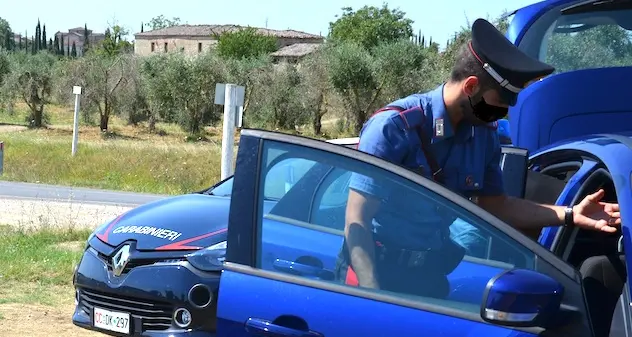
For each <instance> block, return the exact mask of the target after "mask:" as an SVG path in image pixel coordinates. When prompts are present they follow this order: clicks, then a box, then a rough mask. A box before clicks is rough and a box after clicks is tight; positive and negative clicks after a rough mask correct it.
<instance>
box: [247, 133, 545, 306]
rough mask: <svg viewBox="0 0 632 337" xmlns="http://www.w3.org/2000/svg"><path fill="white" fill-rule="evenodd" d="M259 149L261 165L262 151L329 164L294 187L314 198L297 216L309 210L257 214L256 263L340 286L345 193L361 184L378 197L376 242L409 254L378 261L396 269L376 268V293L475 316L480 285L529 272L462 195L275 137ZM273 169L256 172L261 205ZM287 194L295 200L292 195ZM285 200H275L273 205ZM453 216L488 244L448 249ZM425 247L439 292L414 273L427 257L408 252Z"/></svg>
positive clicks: (518, 250) (521, 253) (519, 254)
mask: <svg viewBox="0 0 632 337" xmlns="http://www.w3.org/2000/svg"><path fill="white" fill-rule="evenodd" d="M263 147H264V148H263V153H262V155H263V158H262V159H263V160H262V161H263V162H264V163H270V162H271V161H270V160H269V159H268V156H279V155H283V156H284V157H287V158H288V159H292V158H293V159H296V160H304V161H306V162H311V163H318V164H319V165H320V166H323V167H326V168H327V172H328V174H327V175H326V176H325V177H324V178H323V179H321V180H320V181H318V182H316V183H310V184H309V185H310V186H300V188H301V189H302V194H301V195H304V196H311V197H312V198H313V199H312V200H311V201H310V202H311V208H307V209H305V211H304V212H301V213H312V214H311V215H310V214H295V215H290V213H287V214H284V215H283V216H279V215H274V216H272V215H270V214H267V213H265V212H263V213H260V215H259V217H258V218H259V219H258V225H257V226H258V230H257V232H258V233H259V240H260V241H259V244H258V249H257V259H256V260H257V262H256V267H257V268H260V269H264V270H269V271H273V272H279V273H290V274H294V275H300V276H303V277H306V278H310V279H318V280H322V281H323V282H334V283H343V280H342V275H343V274H344V270H342V269H341V268H340V264H339V262H340V261H339V259H338V257H339V255H340V254H341V248H342V246H343V240H344V238H343V231H342V230H343V229H344V228H345V212H346V211H347V200H348V195H349V190H350V189H351V188H353V189H361V188H364V189H366V191H365V192H367V191H368V192H369V193H374V195H375V196H377V198H379V199H380V201H379V203H378V204H379V206H378V208H379V209H378V212H377V214H376V216H375V217H374V219H373V221H372V227H373V236H374V239H376V240H379V241H380V245H382V247H384V248H385V250H386V251H402V252H407V253H406V254H405V256H406V257H405V258H404V255H402V259H400V260H398V259H393V258H392V257H393V256H394V255H389V256H388V257H387V258H384V261H386V260H388V261H389V262H388V263H382V262H380V263H382V264H381V265H383V266H384V267H383V268H382V267H380V269H381V270H395V271H396V272H397V273H399V274H397V275H396V273H395V272H393V274H392V275H389V273H385V272H381V274H380V277H381V278H384V280H386V279H387V278H390V280H389V286H388V289H382V290H375V291H378V292H387V293H389V294H394V295H396V296H401V297H404V298H407V299H413V300H416V301H422V302H433V303H435V302H437V301H439V302H440V303H441V305H444V306H446V307H450V308H453V309H457V310H465V311H468V312H472V313H477V314H478V312H479V310H480V307H479V305H480V301H481V299H482V297H483V292H484V289H485V285H486V284H487V282H488V281H489V280H490V279H492V278H493V277H494V276H496V275H497V274H498V273H500V272H502V271H505V270H509V269H512V268H525V269H534V261H535V254H534V253H533V252H532V251H531V250H530V249H528V248H526V247H524V246H523V245H522V244H520V243H519V242H517V241H516V240H514V239H512V238H511V237H510V236H509V235H507V234H506V233H503V232H502V231H500V230H499V229H497V228H495V227H494V226H492V225H490V224H489V223H487V222H486V221H484V220H483V219H481V218H479V217H477V216H476V215H474V214H473V213H471V212H470V211H468V210H466V209H465V208H464V207H463V206H461V203H470V201H468V200H466V199H464V198H460V197H457V196H455V199H454V200H452V199H447V198H445V197H443V196H441V195H439V194H438V193H436V192H434V191H433V190H431V189H429V188H427V187H424V186H421V185H418V184H416V183H413V182H412V181H410V180H407V179H404V178H402V177H400V176H398V175H396V174H393V173H391V172H389V171H385V170H383V169H381V168H378V167H376V166H372V165H370V164H368V163H364V162H361V161H358V160H354V159H351V158H346V157H341V156H336V155H335V154H331V153H328V152H324V151H320V150H317V149H311V148H305V147H301V146H297V145H292V144H287V143H280V142H274V141H268V142H266V143H265V144H264V145H263ZM278 172H279V171H277V170H276V169H275V166H272V167H270V166H265V167H263V168H262V169H261V170H260V172H259V178H258V181H262V182H263V183H262V184H263V186H261V187H260V189H259V190H260V191H263V192H260V193H259V197H258V198H259V200H258V202H259V204H260V206H259V207H262V205H263V202H264V199H265V198H266V195H265V193H266V192H265V191H268V186H267V185H268V184H274V183H276V180H277V179H278V177H276V178H275V176H276V175H277V174H279V173H278ZM297 187H298V185H297ZM286 196H287V197H288V198H289V197H293V196H291V195H290V193H288V194H286ZM284 198H286V197H281V201H280V202H279V203H281V202H283V201H284ZM293 200H294V199H293ZM457 220H458V221H460V222H461V224H462V225H463V224H466V225H467V226H465V227H469V228H467V230H469V231H470V234H472V235H477V236H479V237H480V238H481V239H482V240H483V241H484V242H485V243H486V246H485V249H484V251H483V252H481V253H480V254H478V256H466V257H464V258H459V256H458V254H457V253H455V251H458V247H456V248H457V249H456V250H454V249H452V250H449V249H448V248H447V247H448V246H450V247H453V246H452V245H451V241H449V240H450V239H449V237H450V236H452V237H454V235H451V233H450V225H451V224H453V222H455V221H457ZM462 227H463V226H462ZM429 251H431V252H433V253H432V254H433V255H432V256H434V260H433V261H434V262H433V263H435V264H439V265H445V266H444V267H445V268H447V269H446V270H444V271H443V272H444V273H445V274H447V279H448V283H449V284H448V287H449V289H448V291H447V293H445V294H444V293H443V291H442V290H441V289H438V288H437V289H436V293H434V291H435V289H430V290H428V289H426V290H424V291H421V288H423V287H427V285H426V286H425V285H424V280H423V279H421V278H415V277H419V275H420V274H419V273H418V271H419V270H422V269H415V268H418V267H419V266H423V264H424V263H426V262H424V261H423V259H424V258H425V257H421V258H420V259H417V260H415V261H413V260H414V259H413V258H412V257H411V256H413V255H415V254H417V253H418V252H419V253H421V252H429ZM424 254H426V255H425V256H430V255H427V254H429V253H424ZM380 258H381V257H378V259H380ZM455 259H456V260H455ZM428 263H430V262H428ZM451 264H452V266H449V265H451ZM448 269H449V270H448ZM411 270H412V271H411ZM433 270H434V269H433ZM409 271H410V272H409ZM407 275H408V276H407ZM415 275H417V276H415Z"/></svg>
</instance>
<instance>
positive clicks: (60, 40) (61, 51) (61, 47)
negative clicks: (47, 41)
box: [59, 35, 66, 56]
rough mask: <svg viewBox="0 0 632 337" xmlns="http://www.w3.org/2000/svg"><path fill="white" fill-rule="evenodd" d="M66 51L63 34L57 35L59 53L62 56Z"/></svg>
mask: <svg viewBox="0 0 632 337" xmlns="http://www.w3.org/2000/svg"><path fill="white" fill-rule="evenodd" d="M65 53H66V48H65V47H64V35H61V36H60V37H59V55H60V56H64V54H65Z"/></svg>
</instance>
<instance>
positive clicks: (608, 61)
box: [519, 4, 632, 72]
mask: <svg viewBox="0 0 632 337" xmlns="http://www.w3.org/2000/svg"><path fill="white" fill-rule="evenodd" d="M566 6H568V5H567V4H565V5H563V6H560V7H559V8H557V9H553V10H551V11H549V13H547V14H545V15H544V16H542V17H541V18H540V19H538V20H536V22H535V23H534V24H533V25H532V26H531V28H529V31H528V33H527V34H525V37H524V39H523V40H522V41H521V42H520V46H519V47H520V49H522V50H523V51H525V52H527V53H528V54H530V55H531V56H533V57H536V58H538V59H540V60H541V61H544V62H546V63H548V64H550V65H552V66H554V67H555V68H556V72H568V71H573V70H581V69H590V68H604V67H617V66H631V65H632V26H630V22H632V10H630V9H626V10H617V11H603V10H592V11H586V12H584V13H576V14H567V15H562V13H561V10H562V9H563V8H564V7H566Z"/></svg>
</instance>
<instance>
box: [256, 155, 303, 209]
mask: <svg viewBox="0 0 632 337" xmlns="http://www.w3.org/2000/svg"><path fill="white" fill-rule="evenodd" d="M278 155H279V154H277V153H273V154H272V155H271V156H270V158H268V161H269V164H272V166H270V169H269V172H268V174H267V175H266V182H265V184H264V192H263V193H264V197H265V198H266V199H267V200H279V199H281V198H282V197H283V196H284V195H285V193H287V192H288V191H289V190H290V188H292V186H294V184H296V182H297V181H298V180H299V179H301V177H302V176H303V175H304V174H305V173H306V172H307V171H308V170H309V169H310V168H311V167H312V166H313V165H314V164H315V162H313V161H311V160H306V159H302V158H287V159H283V160H280V161H278V162H276V163H275V162H274V159H275V158H276V156H278Z"/></svg>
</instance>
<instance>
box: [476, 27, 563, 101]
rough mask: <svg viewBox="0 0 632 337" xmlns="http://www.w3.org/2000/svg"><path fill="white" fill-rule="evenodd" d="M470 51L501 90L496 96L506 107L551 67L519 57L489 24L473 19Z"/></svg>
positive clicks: (534, 60)
mask: <svg viewBox="0 0 632 337" xmlns="http://www.w3.org/2000/svg"><path fill="white" fill-rule="evenodd" d="M470 51H471V52H472V54H473V55H474V56H475V57H476V58H477V59H478V61H479V62H480V63H481V65H482V66H483V68H484V69H485V70H486V71H487V73H489V74H490V75H491V77H492V78H493V79H494V80H496V81H497V82H498V84H499V85H500V87H501V88H502V90H501V92H500V95H501V98H502V99H503V101H504V102H505V103H507V104H508V105H510V106H513V105H515V104H516V100H517V98H518V94H519V93H520V91H521V90H522V89H524V88H525V87H526V86H528V85H529V84H530V83H531V82H533V81H535V80H537V79H540V78H542V77H544V76H547V75H550V74H551V73H553V72H554V71H555V68H553V67H552V66H550V65H548V64H546V63H543V62H540V61H539V60H537V59H535V58H533V57H531V56H529V55H527V54H525V53H523V52H522V51H521V50H520V49H518V47H516V46H515V45H514V44H513V43H511V42H509V40H507V38H505V36H503V34H502V33H501V32H500V31H499V30H498V29H496V27H494V25H492V24H491V23H489V21H487V20H484V19H477V20H476V21H474V23H473V24H472V41H471V43H470Z"/></svg>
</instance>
